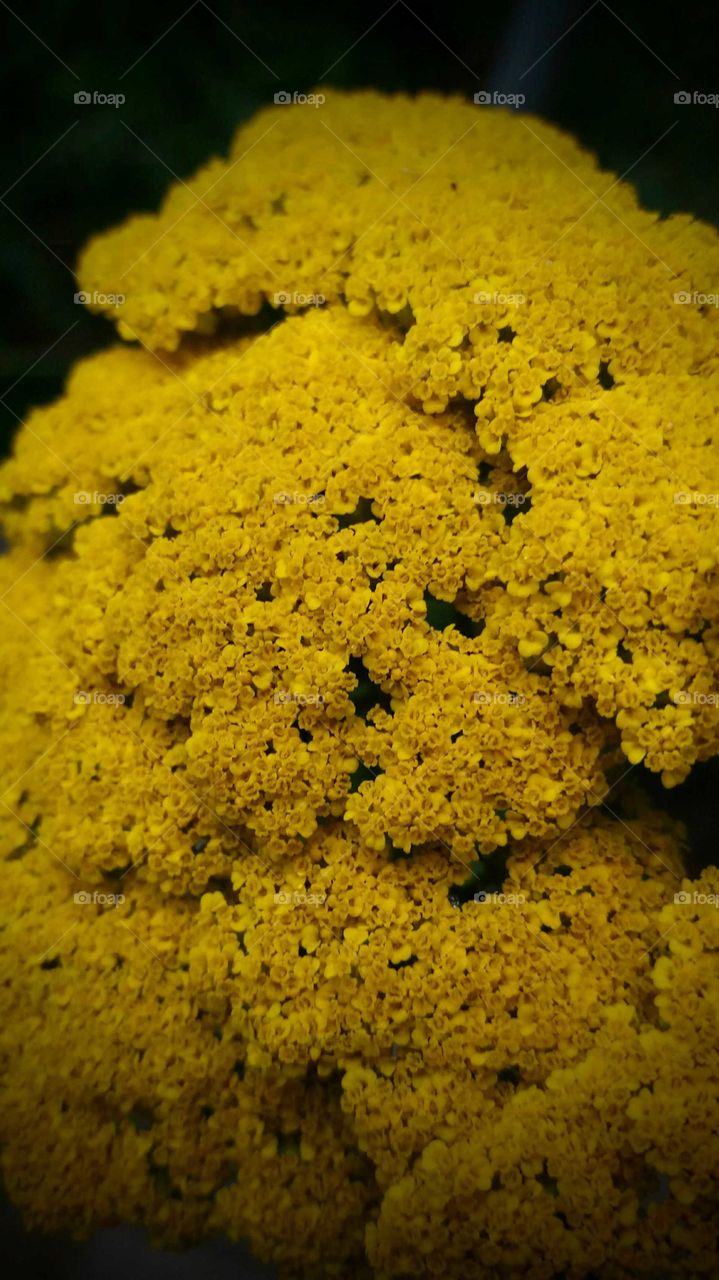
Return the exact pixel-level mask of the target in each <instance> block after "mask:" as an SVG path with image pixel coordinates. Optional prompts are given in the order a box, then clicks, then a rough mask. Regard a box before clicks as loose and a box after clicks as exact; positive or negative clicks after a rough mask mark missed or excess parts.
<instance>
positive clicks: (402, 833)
mask: <svg viewBox="0 0 719 1280" xmlns="http://www.w3.org/2000/svg"><path fill="white" fill-rule="evenodd" d="M606 181H607V180H606V175H602V174H601V172H600V170H599V169H598V168H597V166H596V165H595V164H594V162H593V161H592V160H591V159H590V158H589V157H588V156H587V155H586V154H584V153H583V152H582V151H581V149H580V148H579V147H577V146H576V145H575V144H574V143H573V142H572V141H571V140H570V139H568V138H566V137H564V136H563V135H562V134H560V133H558V132H557V131H556V130H555V129H553V128H551V127H549V126H547V125H544V124H542V123H540V122H538V121H536V120H533V119H531V118H527V117H522V118H513V119H510V118H509V117H505V116H504V115H503V114H502V113H501V112H500V113H496V112H492V111H488V110H487V109H486V108H483V109H481V110H479V109H475V108H473V107H472V106H470V105H467V104H466V103H463V102H461V101H459V100H456V101H455V100H442V99H439V98H437V97H434V96H432V95H423V96H420V97H419V98H417V99H415V100H409V99H404V98H396V99H392V100H390V99H386V98H383V97H381V96H380V95H377V94H373V93H362V94H354V95H346V96H343V95H334V94H329V95H328V98H327V104H326V108H323V110H322V111H321V112H320V111H313V110H305V109H302V108H297V109H289V108H286V107H278V108H276V109H275V110H271V111H269V112H265V113H262V114H261V115H260V116H258V117H257V119H256V120H254V121H252V122H251V123H250V124H249V125H248V126H246V127H245V128H244V129H242V130H241V131H240V133H239V134H238V136H237V139H236V140H235V143H234V146H233V149H232V153H231V155H230V157H229V159H228V160H227V161H219V160H216V161H213V162H212V163H211V164H210V165H208V166H206V167H205V168H204V169H203V170H202V171H201V172H200V173H199V174H197V175H196V176H195V177H194V178H193V179H191V180H190V182H189V183H186V184H185V183H183V184H180V185H179V186H177V187H175V188H173V190H171V192H170V193H169V195H168V197H167V199H166V201H165V203H164V205H163V208H162V210H161V211H160V213H159V214H158V215H157V216H143V217H140V218H134V219H131V220H130V221H129V222H128V223H127V224H126V225H125V226H124V227H122V228H120V229H119V230H116V231H114V232H111V233H109V234H107V235H105V236H102V237H100V238H99V239H97V240H96V241H95V242H93V243H92V244H91V245H90V246H89V248H88V249H87V251H86V253H85V255H84V257H83V260H82V263H81V268H80V280H81V284H82V287H83V288H84V289H86V290H87V291H88V294H89V295H90V296H91V297H93V298H94V299H96V300H97V299H101V298H102V296H103V295H106V296H108V295H112V296H113V297H114V298H117V297H118V295H125V301H124V303H122V305H120V306H113V307H112V308H110V310H111V313H112V315H113V318H114V319H116V320H117V323H118V329H119V332H120V334H121V336H122V337H123V338H125V339H129V340H137V341H138V345H135V346H133V347H128V346H125V345H122V344H118V345H117V346H115V347H111V348H110V349H108V350H106V351H103V352H101V353H99V354H97V355H95V356H93V357H91V358H89V359H87V360H84V361H83V362H81V363H80V364H79V366H78V367H77V368H76V369H75V370H74V372H73V374H72V376H71V378H70V380H69V383H68V386H67V389H66V391H65V393H64V395H63V396H62V397H61V398H60V399H59V400H58V401H57V402H56V403H55V404H53V405H51V406H49V407H46V408H43V409H40V410H37V411H35V412H34V413H32V414H31V415H30V416H29V418H28V421H27V423H26V425H25V427H24V428H23V429H22V430H21V431H20V433H19V435H18V438H17V442H16V445H15V449H14V453H13V456H12V458H11V459H10V460H8V461H7V462H6V463H5V464H3V466H2V467H0V504H1V515H2V522H3V527H4V530H5V534H6V536H7V539H8V543H9V550H8V552H7V554H6V555H4V556H2V557H1V558H0V604H2V611H3V633H2V640H1V641H0V647H1V649H2V655H3V664H2V666H3V674H2V685H3V695H4V708H5V709H4V714H3V719H2V721H1V722H0V747H2V752H3V756H4V758H5V759H6V760H7V761H8V762H9V764H8V768H9V776H8V785H7V787H6V788H5V790H4V794H3V796H2V799H1V803H0V850H1V852H2V857H3V859H4V865H5V868H6V873H5V876H4V877H3V880H2V882H1V887H0V896H1V897H2V900H3V904H4V910H3V915H4V917H6V918H7V926H6V928H5V930H4V932H3V933H1V934H0V949H2V950H3V952H4V960H5V962H6V971H7V972H8V974H9V975H10V978H9V981H8V984H7V985H6V987H5V988H4V1003H3V1006H2V1010H1V1014H2V1016H1V1017H0V1029H1V1030H0V1048H1V1049H2V1054H3V1059H4V1062H5V1070H6V1078H7V1086H6V1088H7V1100H8V1105H7V1106H6V1113H7V1117H8V1118H7V1120H6V1139H7V1154H6V1157H5V1171H6V1179H7V1182H8V1186H9V1188H10V1192H11V1194H12V1196H13V1197H14V1199H15V1200H16V1201H17V1202H18V1203H19V1204H20V1205H21V1206H22V1207H23V1209H24V1211H25V1212H26V1213H27V1214H28V1216H29V1218H30V1219H31V1220H32V1221H34V1222H41V1223H43V1224H44V1225H46V1226H50V1227H64V1226H66V1225H67V1224H68V1223H73V1224H74V1225H75V1226H76V1228H77V1229H78V1230H79V1231H87V1230H90V1229H92V1227H93V1226H94V1225H96V1224H97V1223H99V1222H108V1221H114V1220H119V1219H120V1218H123V1219H130V1220H133V1221H137V1222H142V1223H145V1224H146V1225H147V1226H148V1227H149V1228H150V1229H151V1231H152V1232H153V1234H154V1236H155V1237H156V1238H157V1239H158V1240H160V1241H173V1242H174V1241H180V1242H185V1241H189V1240H192V1239H195V1238H197V1237H198V1236H200V1235H202V1234H204V1233H206V1232H212V1231H221V1232H224V1233H227V1234H230V1235H232V1236H234V1237H237V1238H241V1237H245V1236H246V1237H249V1238H250V1240H251V1241H252V1244H253V1247H254V1249H255V1250H256V1252H257V1253H258V1254H259V1256H261V1257H263V1258H267V1259H268V1260H271V1261H274V1262H277V1263H278V1264H279V1265H280V1267H281V1270H282V1273H283V1274H284V1275H286V1276H288V1277H289V1276H304V1275H307V1276H312V1277H316V1276H317V1275H326V1276H328V1277H331V1276H336V1277H338V1278H342V1277H344V1276H346V1275H353V1276H357V1277H359V1278H360V1280H362V1278H363V1277H366V1276H373V1275H374V1276H376V1277H378V1278H379V1280H394V1278H395V1277H397V1280H399V1277H401V1276H405V1275H407V1274H412V1275H415V1276H417V1277H427V1278H428V1280H429V1277H437V1276H439V1275H443V1276H447V1277H448V1278H449V1280H465V1277H471V1276H477V1277H480V1276H485V1275H495V1274H512V1273H513V1271H515V1270H516V1271H517V1272H518V1273H520V1272H521V1273H522V1274H525V1273H526V1274H528V1275H530V1276H537V1277H542V1278H543V1280H545V1278H546V1280H549V1277H551V1276H552V1275H555V1274H557V1273H560V1272H561V1273H566V1274H567V1275H569V1276H575V1277H579V1276H581V1275H584V1274H587V1273H588V1272H590V1271H592V1270H594V1271H597V1272H601V1273H602V1274H603V1275H607V1276H609V1275H612V1276H615V1275H616V1276H625V1275H632V1274H636V1273H638V1272H639V1271H641V1270H643V1269H644V1268H645V1267H646V1265H647V1263H646V1260H647V1259H649V1264H650V1266H651V1268H652V1269H653V1271H654V1272H655V1273H658V1272H660V1271H667V1272H670V1273H671V1274H672V1275H674V1274H676V1275H686V1276H695V1275H697V1274H703V1273H704V1272H705V1271H706V1267H705V1265H704V1260H705V1259H706V1257H708V1256H711V1243H712V1231H714V1232H715V1231H716V1228H715V1227H713V1225H712V1224H713V1222H714V1221H715V1219H713V1218H712V1197H713V1198H714V1200H715V1199H716V1185H717V1175H718V1174H719V1169H717V1161H718V1160H719V1142H718V1140H717V1123H718V1121H719V1115H718V1114H717V1110H716V1096H717V1088H716V1086H717V1083H718V1081H719V1060H718V1059H717V1054H716V1031H717V1021H718V1020H719V1001H718V997H717V990H718V989H717V985H716V979H717V973H716V965H717V948H718V946H719V913H717V912H716V911H715V910H713V906H714V903H715V902H716V896H715V895H716V890H717V887H719V886H718V882H717V881H716V874H715V873H713V872H707V873H705V877H704V879H702V880H700V881H697V882H696V883H694V884H691V883H690V882H687V881H684V882H682V879H681V877H682V875H683V862H682V859H681V856H680V846H681V835H680V833H678V832H677V831H676V830H674V829H673V828H672V827H671V825H670V824H668V823H667V822H666V821H664V820H663V819H661V818H660V817H658V816H656V815H653V814H651V813H648V812H645V811H644V810H642V809H641V807H640V808H639V809H638V810H636V811H634V810H632V808H631V806H632V804H636V803H637V802H636V801H635V800H634V801H630V802H629V804H630V808H629V809H626V808H623V809H622V810H621V811H620V812H621V813H622V815H623V816H622V817H620V818H618V817H612V819H611V820H610V818H609V817H608V816H607V814H606V812H605V813H604V815H603V816H600V805H601V804H602V802H603V801H604V800H605V799H606V798H607V795H608V793H609V792H610V791H611V790H612V789H613V788H614V787H615V786H616V785H617V784H618V783H619V782H620V781H621V780H622V778H623V776H624V775H625V774H626V773H628V772H629V771H630V770H631V768H632V767H634V766H638V765H639V764H640V763H641V762H643V763H644V764H645V765H646V766H647V767H648V768H649V769H651V770H653V771H654V772H657V773H660V774H661V777H662V780H663V782H664V784H665V785H666V786H671V785H673V784H675V783H677V782H679V781H681V780H682V779H683V778H685V777H686V775H687V773H688V772H689V770H690V769H691V767H692V765H693V764H694V763H695V761H697V760H706V759H708V758H709V757H711V756H713V755H715V754H717V753H718V752H719V714H718V705H719V693H717V691H716V690H715V686H714V680H715V671H716V666H717V663H716V659H717V651H718V649H719V625H718V624H719V596H718V595H717V592H716V591H715V586H716V577H717V554H716V536H715V533H714V521H715V519H716V517H717V509H718V508H719V449H718V448H717V444H716V427H715V421H716V418H717V413H718V412H719V354H718V352H719V346H718V345H717V336H718V334H719V329H718V327H717V326H718V324H719V321H717V312H716V309H712V308H711V307H709V308H707V307H706V306H702V305H699V304H697V303H696V302H695V301H693V299H694V298H695V297H697V296H699V295H698V294H697V291H701V289H702V286H703V285H705V284H706V280H707V278H712V277H713V276H714V275H716V274H717V273H718V272H719V240H717V236H716V233H715V232H713V231H711V230H710V229H708V228H706V227H702V226H701V225H700V224H698V223H696V222H693V221H691V220H690V219H688V218H683V217H679V218H670V219H666V220H659V219H658V218H656V217H654V216H653V215H650V214H648V213H646V212H644V211H642V210H641V209H640V208H639V207H638V204H637V201H636V197H635V196H634V194H633V192H632V191H631V189H630V188H628V187H626V186H625V185H623V184H621V183H614V184H613V185H612V186H610V188H609V190H608V191H606V190H605V184H606ZM592 200H593V201H594V203H591V202H592ZM702 272H704V273H705V274H704V275H703V274H702ZM675 297H676V298H684V297H689V298H690V301H689V303H686V302H677V301H676V300H675ZM268 304H269V305H268ZM93 305H94V306H96V307H97V309H100V310H101V309H103V305H102V304H101V303H100V302H97V301H96V302H94V303H93ZM612 803H613V804H614V801H613V802H612ZM622 803H626V801H623V802H622ZM675 894H676V895H678V896H677V897H676V898H675ZM118 895H119V897H118Z"/></svg>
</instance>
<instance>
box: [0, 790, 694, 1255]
mask: <svg viewBox="0 0 719 1280" xmlns="http://www.w3.org/2000/svg"><path fill="white" fill-rule="evenodd" d="M485 865H486V864H485ZM11 866H12V875H11V876H6V877H5V878H4V880H3V882H2V886H3V887H2V897H3V915H4V916H6V917H9V924H8V927H7V928H6V930H5V931H4V932H3V933H2V935H0V951H2V959H3V966H4V971H5V972H6V973H7V974H8V980H7V982H6V986H5V988H4V997H3V1016H2V1020H1V1022H0V1027H1V1031H0V1053H1V1054H2V1061H3V1071H4V1076H5V1100H6V1105H5V1107H4V1116H5V1120H4V1130H5V1132H4V1138H5V1145H6V1154H5V1166H4V1167H5V1177H6V1180H7V1183H8V1187H9V1191H10V1194H11V1195H12V1197H13V1198H14V1199H15V1200H16V1202H17V1203H18V1204H19V1205H20V1206H21V1207H22V1208H23V1211H24V1212H25V1213H26V1215H27V1217H28V1220H29V1221H30V1222H33V1223H41V1224H43V1225H45V1226H46V1227H48V1226H49V1227H53V1228H56V1229H62V1228H67V1227H68V1225H71V1226H72V1229H73V1230H74V1231H75V1232H76V1233H77V1234H80V1235H81V1234H83V1233H85V1232H87V1231H88V1230H90V1229H91V1228H92V1227H93V1226H94V1225H95V1224H96V1223H98V1222H113V1221H117V1220H130V1221H133V1222H137V1223H141V1224H144V1225H147V1226H148V1228H149V1229H150V1231H151V1233H152V1235H153V1238H154V1239H156V1240H157V1241H158V1242H162V1243H177V1242H182V1241H189V1240H192V1239H195V1238H197V1237H198V1236H202V1235H204V1234H206V1233H211V1232H214V1231H221V1232H223V1233H226V1234H229V1235H231V1236H232V1237H233V1238H249V1239H250V1240H251V1242H252V1245H253V1248H254V1249H255V1251H256V1252H257V1254H258V1256H260V1257H262V1258H264V1259H267V1260H271V1261H274V1262H276V1263H278V1264H279V1265H280V1268H281V1272H282V1274H286V1275H288V1276H289V1275H292V1276H308V1277H309V1276H313V1275H314V1276H316V1275H318V1274H322V1275H327V1276H340V1277H341V1276H345V1275H350V1274H353V1275H360V1276H361V1275H364V1274H374V1275H378V1276H388V1277H394V1276H401V1275H405V1274H407V1273H408V1272H411V1273H412V1274H416V1275H418V1276H428V1277H429V1276H434V1275H437V1274H439V1271H440V1270H443V1272H444V1274H446V1275H449V1276H451V1277H453V1278H456V1280H460V1277H463V1276H466V1275H470V1276H474V1275H476V1276H478V1277H479V1276H488V1275H493V1274H496V1273H497V1270H498V1269H501V1268H508V1269H509V1270H510V1271H511V1270H512V1268H515V1269H516V1270H517V1271H520V1270H521V1271H523V1272H524V1271H525V1270H526V1271H527V1273H528V1274H529V1275H530V1276H538V1277H539V1276H541V1277H548V1276H550V1275H552V1274H554V1273H556V1272H557V1271H558V1270H561V1269H562V1268H564V1267H567V1268H570V1269H571V1268H574V1270H575V1272H576V1273H577V1274H580V1273H583V1272H582V1268H583V1267H586V1266H589V1265H591V1266H596V1267H597V1268H607V1267H610V1268H614V1270H615V1271H616V1273H617V1274H634V1270H635V1269H636V1270H639V1269H640V1266H641V1264H642V1259H643V1258H644V1259H645V1260H646V1259H648V1260H649V1262H650V1263H651V1265H652V1266H653V1267H654V1268H655V1269H657V1270H659V1269H663V1268H666V1269H667V1270H668V1271H670V1273H671V1274H672V1275H675V1274H676V1275H687V1276H689V1275H695V1274H698V1273H699V1272H700V1270H701V1259H702V1255H703V1251H706V1249H707V1247H708V1244H709V1242H710V1241H711V1239H712V1232H714V1233H715V1232H716V1222H715V1219H713V1217H712V1208H711V1206H712V1195H713V1194H714V1196H715V1189H716V1178H717V1176H718V1175H719V1168H718V1167H717V1164H718V1162H719V1149H718V1148H717V1143H716V1126H717V1121H718V1120H719V1110H718V1109H717V1097H718V1096H719V1092H718V1088H717V1086H718V1085H719V1063H718V1062H717V1056H716V1035H717V1029H718V1027H717V1023H718V1022H719V1000H718V999H717V990H718V988H717V976H718V975H717V965H718V963H719V912H717V911H716V909H714V907H713V906H712V905H711V904H712V902H715V901H716V891H717V889H718V888H719V881H717V878H716V874H715V873H712V876H709V875H706V876H705V877H704V878H703V879H702V880H700V881H697V882H690V881H686V880H685V881H683V882H682V880H681V871H680V868H681V862H680V860H679V855H678V846H677V844H676V833H675V832H673V831H672V830H671V829H670V828H669V827H668V826H667V824H666V822H664V821H663V820H660V819H658V818H657V817H655V816H652V815H647V814H645V815H644V816H643V817H641V818H639V819H637V818H634V817H632V818H629V819H628V821H627V825H626V826H622V825H621V824H619V823H617V822H614V821H610V820H608V819H602V818H597V817H595V818H592V819H590V820H589V822H583V823H581V824H578V826H577V827H576V828H575V830H574V831H573V832H571V833H569V835H568V836H567V837H566V838H565V839H564V840H563V841H561V843H558V844H557V845H556V846H555V847H554V848H552V847H546V846H542V845H541V844H537V843H535V842H533V841H526V842H525V843H524V844H523V845H522V848H521V852H519V853H516V854H511V855H509V857H508V859H507V862H506V867H504V868H503V869H502V870H500V869H499V868H497V867H495V868H493V872H492V874H493V875H495V876H496V877H497V878H496V881H494V882H493V883H490V882H489V881H488V880H487V879H486V877H485V878H484V879H483V878H482V875H481V872H479V873H478V876H477V877H476V878H475V881H474V882H473V883H472V884H471V885H470V886H469V890H470V891H471V892H468V890H467V887H466V886H464V888H462V887H459V888H458V886H457V881H458V880H460V881H461V879H462V870H461V868H458V867H457V864H456V863H455V864H452V863H450V862H448V860H447V858H446V856H445V854H444V852H443V850H442V848H441V846H435V847H434V848H431V849H428V850H425V851H423V852H422V853H420V854H417V855H412V856H411V857H409V858H404V857H402V858H398V859H396V860H394V861H390V862H388V861H387V860H386V859H384V858H382V857H380V856H379V855H378V854H375V853H373V852H371V851H368V850H366V848H365V847H364V846H363V845H362V842H361V841H360V839H359V838H358V837H357V836H352V835H351V833H350V828H349V827H348V825H347V824H345V823H341V822H338V823H332V824H330V825H328V826H327V827H326V828H325V829H324V830H322V831H320V832H317V833H316V834H315V835H314V836H313V837H312V838H311V840H309V841H308V843H307V846H306V847H305V849H304V851H303V853H302V854H301V855H298V856H296V857H295V858H293V859H291V860H290V862H289V863H288V864H287V865H286V867H284V868H282V870H281V871H280V869H279V868H278V869H276V870H273V869H272V868H271V867H265V866H264V865H263V863H262V862H261V861H260V860H259V859H258V858H256V857H255V858H250V857H248V858H247V860H246V862H245V863H244V864H242V866H241V867H240V868H238V869H236V870H235V872H234V873H233V876H232V881H231V882H230V881H229V880H224V881H218V884H217V887H215V888H213V889H212V890H211V891H210V892H208V893H206V894H205V895H203V896H202V898H201V899H199V900H198V899H196V898H190V897H188V898H184V899H177V898H172V897H168V896H167V895H165V894H163V893H162V892H161V891H159V890H157V889H156V888H155V887H153V886H150V885H148V884H146V883H145V884H143V883H142V881H141V880H140V879H139V877H138V876H137V875H133V876H129V877H126V878H115V879H106V880H105V882H104V883H103V888H102V891H98V890H93V889H90V888H88V887H87V886H83V887H82V888H80V889H78V887H77V886H78V885H79V884H81V882H80V881H74V880H73V879H72V877H70V876H68V874H67V871H66V870H65V869H64V868H63V867H61V866H60V865H59V863H57V862H54V861H53V859H52V858H51V857H50V855H49V853H48V851H47V850H46V849H44V848H43V847H42V843H41V841H40V840H38V841H37V842H36V843H35V844H34V846H33V847H32V848H28V849H27V850H26V851H24V852H23V853H22V854H21V856H19V857H18V858H16V859H15V860H14V861H13V862H12V864H11ZM481 883H484V884H485V885H486V888H485V889H482V890H478V889H477V887H476V886H477V884H481ZM678 886H681V888H678ZM675 894H677V895H678V896H677V898H676V899H675ZM704 1256H706V1254H705V1253H704ZM442 1260H444V1261H442ZM367 1262H368V1263H369V1267H370V1268H371V1270H370V1271H366V1267H367Z"/></svg>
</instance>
